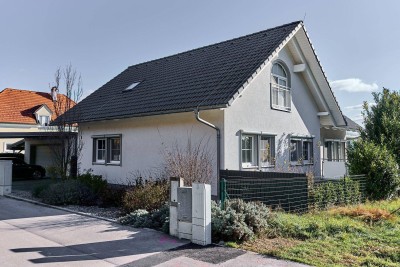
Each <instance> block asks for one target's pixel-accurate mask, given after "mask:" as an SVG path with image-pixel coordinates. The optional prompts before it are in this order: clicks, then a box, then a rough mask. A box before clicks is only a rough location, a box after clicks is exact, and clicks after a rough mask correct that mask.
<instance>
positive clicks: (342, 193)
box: [310, 177, 361, 209]
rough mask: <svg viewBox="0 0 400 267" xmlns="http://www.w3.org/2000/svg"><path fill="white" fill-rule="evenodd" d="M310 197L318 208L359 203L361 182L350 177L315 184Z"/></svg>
mask: <svg viewBox="0 0 400 267" xmlns="http://www.w3.org/2000/svg"><path fill="white" fill-rule="evenodd" d="M310 197H311V201H312V204H313V206H314V208H316V209H326V208H329V207H332V206H334V205H342V204H357V203H360V202H361V189H360V184H359V182H358V181H354V180H351V179H350V178H348V177H345V178H342V179H340V180H338V181H329V182H323V183H319V184H314V186H313V188H312V190H311V194H310Z"/></svg>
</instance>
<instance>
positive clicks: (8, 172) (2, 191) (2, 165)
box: [0, 160, 12, 196]
mask: <svg viewBox="0 0 400 267" xmlns="http://www.w3.org/2000/svg"><path fill="white" fill-rule="evenodd" d="M11 183H12V161H11V160H0V196H4V195H6V194H11Z"/></svg>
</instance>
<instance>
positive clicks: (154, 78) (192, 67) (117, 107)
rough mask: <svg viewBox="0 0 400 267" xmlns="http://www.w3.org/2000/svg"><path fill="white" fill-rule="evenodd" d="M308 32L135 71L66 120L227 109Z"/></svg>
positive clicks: (287, 28)
mask: <svg viewBox="0 0 400 267" xmlns="http://www.w3.org/2000/svg"><path fill="white" fill-rule="evenodd" d="M302 27H303V24H302V22H301V21H296V22H292V23H289V24H285V25H282V26H279V27H275V28H272V29H268V30H264V31H261V32H257V33H254V34H250V35H246V36H243V37H239V38H235V39H232V40H228V41H224V42H221V43H217V44H213V45H209V46H205V47H201V48H198V49H194V50H190V51H187V52H183V53H180V54H176V55H172V56H169V57H165V58H161V59H156V60H153V61H149V62H145V63H141V64H137V65H133V66H130V67H128V68H127V69H126V70H124V71H123V72H122V73H120V74H119V75H117V76H116V77H115V78H113V79H112V80H111V81H109V82H108V83H106V84H105V85H103V86H102V87H100V88H99V89H98V90H96V91H95V92H94V93H92V94H91V95H89V96H88V97H87V98H85V99H84V100H82V101H81V102H80V103H79V104H78V105H77V106H76V107H74V108H73V109H72V110H70V114H69V115H68V116H66V117H68V118H69V120H72V121H73V122H76V121H79V122H89V121H101V120H109V119H121V118H129V117H138V116H148V115H157V114H166V113H175V112H185V111H193V110H194V109H196V108H200V109H216V108H225V107H227V106H229V105H230V104H232V102H233V99H234V98H235V97H237V95H238V94H239V93H240V91H241V90H243V89H244V88H245V84H246V83H247V82H248V81H250V80H251V79H252V77H253V75H254V73H255V72H256V71H258V70H259V68H261V67H262V66H263V65H264V63H265V62H266V61H267V60H269V59H270V58H271V57H273V55H274V54H275V53H276V52H277V51H279V49H281V48H282V47H283V44H285V42H288V40H290V39H291V38H292V37H293V36H294V33H295V32H298V30H299V29H300V28H302ZM303 35H304V37H305V38H303V40H304V42H303V43H305V42H307V44H308V46H309V47H307V46H305V47H306V48H309V49H308V50H307V51H308V54H307V55H306V57H307V59H311V60H310V61H311V62H310V68H312V71H316V72H318V74H317V77H316V80H317V83H318V85H319V86H321V87H322V89H321V90H322V93H319V91H318V92H316V94H318V96H319V99H322V100H321V101H322V102H321V103H324V107H325V108H328V110H327V111H331V112H332V113H334V116H335V118H336V120H335V121H336V124H338V125H344V124H345V121H344V119H343V116H342V113H341V111H340V108H339V106H338V104H337V101H336V99H335V98H334V96H333V93H332V91H331V88H330V87H329V84H328V82H327V79H326V77H325V75H324V73H323V71H322V69H321V66H320V64H319V61H318V59H317V58H316V55H315V53H314V50H313V48H312V46H311V44H310V43H309V40H308V37H307V36H306V34H305V32H304V34H303ZM301 36H302V35H301ZM301 36H300V37H301ZM127 89H128V90H127ZM318 90H319V89H318ZM328 98H329V101H325V100H326V99H328ZM326 102H327V104H325V103H326ZM324 111H325V110H324ZM72 114H73V115H72Z"/></svg>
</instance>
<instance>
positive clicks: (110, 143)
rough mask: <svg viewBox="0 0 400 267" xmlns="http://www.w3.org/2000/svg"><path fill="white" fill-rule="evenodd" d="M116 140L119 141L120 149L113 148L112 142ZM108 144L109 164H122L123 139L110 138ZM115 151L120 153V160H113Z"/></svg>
mask: <svg viewBox="0 0 400 267" xmlns="http://www.w3.org/2000/svg"><path fill="white" fill-rule="evenodd" d="M115 139H119V148H118V149H115V148H113V143H112V140H115ZM108 142H109V150H108V151H109V155H108V156H109V163H112V164H120V163H121V138H120V137H110V138H108ZM113 150H118V151H119V155H118V160H113V158H112V156H113Z"/></svg>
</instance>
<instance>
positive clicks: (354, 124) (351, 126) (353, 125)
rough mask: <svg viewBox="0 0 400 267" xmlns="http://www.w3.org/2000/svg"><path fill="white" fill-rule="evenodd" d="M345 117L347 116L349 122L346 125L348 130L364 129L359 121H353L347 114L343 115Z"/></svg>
mask: <svg viewBox="0 0 400 267" xmlns="http://www.w3.org/2000/svg"><path fill="white" fill-rule="evenodd" d="M343 117H344V118H345V120H346V122H347V126H346V130H347V131H352V132H357V131H358V130H360V129H362V127H361V126H360V125H359V124H358V123H357V122H355V121H353V120H352V119H350V118H349V117H347V116H346V115H343Z"/></svg>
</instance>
